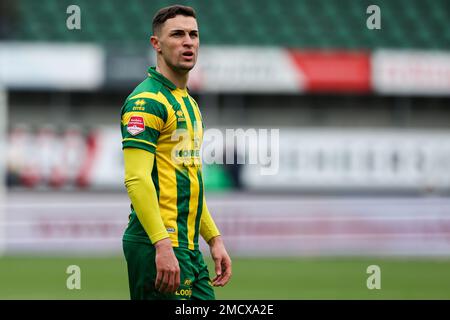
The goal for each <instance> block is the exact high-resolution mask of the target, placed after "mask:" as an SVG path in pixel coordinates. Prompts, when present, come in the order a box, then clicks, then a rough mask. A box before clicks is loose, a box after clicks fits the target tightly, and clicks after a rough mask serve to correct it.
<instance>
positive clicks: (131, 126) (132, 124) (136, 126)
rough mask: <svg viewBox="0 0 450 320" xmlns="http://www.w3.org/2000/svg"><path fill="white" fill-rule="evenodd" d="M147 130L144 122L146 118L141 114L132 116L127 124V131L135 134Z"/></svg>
mask: <svg viewBox="0 0 450 320" xmlns="http://www.w3.org/2000/svg"><path fill="white" fill-rule="evenodd" d="M144 130H145V124H144V118H143V117H141V116H132V117H131V118H130V121H129V122H128V125H127V131H128V132H129V133H130V134H131V135H133V136H135V135H137V134H139V133H141V132H144Z"/></svg>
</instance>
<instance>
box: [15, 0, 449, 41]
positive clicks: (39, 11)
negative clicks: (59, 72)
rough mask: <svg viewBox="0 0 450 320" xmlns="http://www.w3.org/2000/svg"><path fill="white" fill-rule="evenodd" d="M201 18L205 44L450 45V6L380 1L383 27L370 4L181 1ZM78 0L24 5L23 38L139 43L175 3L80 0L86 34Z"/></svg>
mask: <svg viewBox="0 0 450 320" xmlns="http://www.w3.org/2000/svg"><path fill="white" fill-rule="evenodd" d="M177 2H178V3H181V4H187V5H192V6H193V7H194V8H195V9H196V11H197V13H198V19H199V24H200V28H201V29H200V30H201V41H202V44H216V45H218V44H223V45H244V44H248V45H270V46H287V47H298V48H368V49H374V48H379V47H399V48H423V49H427V48H433V49H449V48H450V41H449V39H450V28H449V27H448V21H449V19H450V1H448V0H432V1H423V0H378V1H376V3H377V5H379V6H380V8H381V10H382V11H381V15H382V30H368V29H367V28H365V24H366V19H367V17H368V15H367V14H366V9H367V6H368V5H370V4H372V3H373V1H371V0H358V1H354V0H278V1H260V0H246V1H239V0H227V1H220V0H219V1H204V0H191V1H187V0H179V1H177ZM72 3H73V1H71V0H58V1H55V0H40V1H36V0H18V1H17V2H16V5H17V9H18V10H17V12H18V14H19V20H20V23H18V24H17V25H18V26H20V28H18V29H17V30H16V34H15V35H14V36H15V38H16V39H17V40H34V41H43V40H46V41H69V42H72V41H89V42H97V43H104V44H108V43H110V42H120V43H140V42H142V41H143V37H148V36H149V35H150V32H151V20H152V18H153V15H154V13H155V11H156V10H157V9H158V8H161V7H163V6H167V5H170V4H173V1H169V0H152V1H147V0H130V1H127V2H124V1H119V0H97V1H90V0H78V1H77V4H78V5H79V6H80V7H81V9H82V18H81V19H82V30H80V31H78V32H68V31H67V29H66V28H65V20H66V18H67V15H66V14H65V9H66V8H67V6H68V5H70V4H72Z"/></svg>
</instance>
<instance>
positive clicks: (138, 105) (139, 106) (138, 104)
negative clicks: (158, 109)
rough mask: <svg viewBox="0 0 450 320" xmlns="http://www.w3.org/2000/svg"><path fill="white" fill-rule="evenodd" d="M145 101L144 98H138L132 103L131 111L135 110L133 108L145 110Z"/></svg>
mask: <svg viewBox="0 0 450 320" xmlns="http://www.w3.org/2000/svg"><path fill="white" fill-rule="evenodd" d="M146 103H147V102H145V100H143V99H140V100H138V101H136V102H135V103H134V107H133V111H135V110H139V111H144V110H145V108H144V105H145V104H146Z"/></svg>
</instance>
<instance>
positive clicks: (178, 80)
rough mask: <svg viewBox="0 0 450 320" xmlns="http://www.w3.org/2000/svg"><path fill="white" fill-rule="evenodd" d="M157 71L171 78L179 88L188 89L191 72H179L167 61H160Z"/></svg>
mask: <svg viewBox="0 0 450 320" xmlns="http://www.w3.org/2000/svg"><path fill="white" fill-rule="evenodd" d="M156 71H158V72H159V73H161V74H162V75H163V76H164V77H166V78H167V79H169V80H170V81H171V82H172V83H173V84H174V85H176V86H177V88H180V89H186V86H187V82H188V79H189V72H186V73H183V74H180V73H177V72H175V71H174V70H173V69H171V68H170V67H169V66H167V65H166V64H165V63H158V64H157V66H156Z"/></svg>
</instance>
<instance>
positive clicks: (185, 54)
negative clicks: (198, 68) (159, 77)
mask: <svg viewBox="0 0 450 320" xmlns="http://www.w3.org/2000/svg"><path fill="white" fill-rule="evenodd" d="M182 56H183V57H185V58H188V59H190V58H192V57H193V56H194V52H193V51H185V52H183V54H182Z"/></svg>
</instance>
